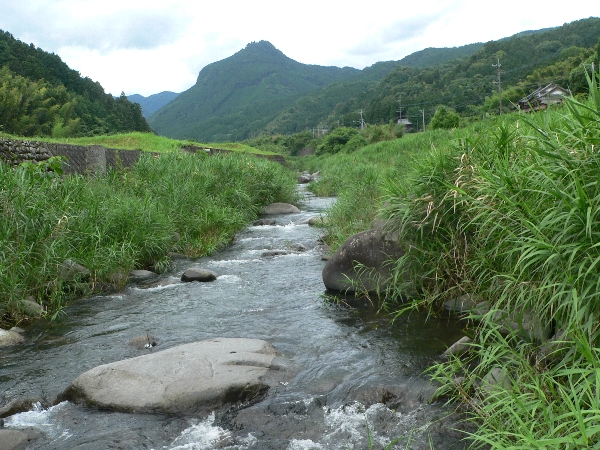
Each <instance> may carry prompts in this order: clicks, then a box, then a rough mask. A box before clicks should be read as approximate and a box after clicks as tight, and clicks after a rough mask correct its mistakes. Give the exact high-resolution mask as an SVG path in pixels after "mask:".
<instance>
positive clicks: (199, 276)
mask: <svg viewBox="0 0 600 450" xmlns="http://www.w3.org/2000/svg"><path fill="white" fill-rule="evenodd" d="M216 279H217V274H216V273H215V272H213V271H212V270H206V269H199V268H196V267H190V268H189V269H186V271H185V272H183V275H181V281H183V282H184V283H189V282H192V281H200V282H208V281H215V280H216Z"/></svg>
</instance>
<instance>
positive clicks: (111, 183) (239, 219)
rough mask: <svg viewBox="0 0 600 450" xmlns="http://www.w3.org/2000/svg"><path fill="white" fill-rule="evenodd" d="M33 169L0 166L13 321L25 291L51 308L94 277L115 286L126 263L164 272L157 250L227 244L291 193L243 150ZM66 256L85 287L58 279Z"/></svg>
mask: <svg viewBox="0 0 600 450" xmlns="http://www.w3.org/2000/svg"><path fill="white" fill-rule="evenodd" d="M43 166H44V165H43V164H40V165H38V166H34V167H31V166H23V167H21V168H19V169H16V170H14V169H12V168H9V167H7V166H5V165H2V164H0V216H1V218H2V220H1V221H0V292H1V294H0V310H1V311H2V316H1V317H2V320H3V321H6V322H15V321H18V320H19V319H21V318H23V312H22V311H21V308H20V306H19V302H20V301H21V300H23V299H24V298H26V297H28V296H32V297H34V299H35V300H36V301H37V302H38V303H41V304H43V305H44V306H46V307H47V308H48V315H49V316H53V315H55V314H56V313H57V312H59V311H61V310H62V308H63V307H64V306H65V304H66V302H67V301H68V300H69V299H70V298H72V297H73V296H75V295H83V294H85V293H86V292H89V290H90V289H93V288H94V287H95V286H98V285H101V284H103V283H112V284H115V283H116V284H117V285H122V284H123V283H124V282H125V279H124V278H119V277H118V276H117V277H116V279H117V281H115V274H119V273H120V274H128V273H129V271H130V270H131V269H134V268H144V269H152V270H155V271H159V272H160V271H164V270H165V269H166V268H168V266H169V259H168V258H167V256H166V254H167V252H170V251H173V252H180V253H185V254H186V255H188V256H189V257H198V256H201V255H205V254H210V253H211V252H214V251H215V250H216V249H218V248H219V247H221V246H223V245H225V244H227V243H228V242H229V241H230V240H231V239H232V238H233V236H234V234H235V232H236V231H237V230H239V229H240V228H242V227H243V226H245V225H246V224H248V223H249V222H250V221H251V220H253V219H254V218H255V217H256V216H257V215H258V211H259V208H260V207H261V206H262V205H266V204H268V203H271V202H273V201H287V202H289V201H293V200H294V199H295V176H294V174H292V173H290V172H289V171H288V170H287V169H285V168H283V167H282V166H281V165H279V164H276V163H271V162H268V161H266V160H262V159H258V158H254V157H250V156H248V157H246V156H243V155H217V156H212V157H208V156H206V155H204V154H196V155H190V154H182V153H168V152H167V153H164V154H162V155H161V156H160V157H153V156H151V155H146V156H142V158H141V159H140V161H139V162H138V163H137V164H136V165H135V166H134V167H133V168H132V169H131V170H129V171H126V172H121V173H118V172H110V173H108V174H107V175H106V176H104V177H83V176H68V177H60V176H54V177H52V176H48V175H49V173H48V172H45V171H44V170H43ZM66 259H71V260H73V261H76V262H77V263H79V264H82V265H84V266H85V267H87V268H88V269H89V270H90V271H91V276H90V279H89V280H88V282H87V283H85V284H77V285H73V283H69V282H66V281H61V279H60V277H59V267H60V265H61V264H62V262H63V261H65V260H66Z"/></svg>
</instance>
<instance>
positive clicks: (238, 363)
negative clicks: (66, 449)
mask: <svg viewBox="0 0 600 450" xmlns="http://www.w3.org/2000/svg"><path fill="white" fill-rule="evenodd" d="M275 359H276V352H275V349H274V348H273V346H271V344H269V343H268V342H266V341H263V340H260V339H236V338H217V339H211V340H206V341H199V342H193V343H190V344H183V345H179V346H176V347H172V348H169V349H167V350H162V351H160V352H155V353H151V354H147V355H143V356H138V357H135V358H131V359H126V360H122V361H117V362H114V363H110V364H104V365H101V366H98V367H95V368H93V369H91V370H88V371H87V372H85V373H83V374H81V375H80V376H79V377H77V378H76V379H75V380H74V381H73V382H72V383H71V384H70V385H69V387H68V388H67V389H66V390H65V392H63V393H62V394H61V395H60V396H59V400H61V401H62V400H70V401H73V402H75V403H80V404H86V405H89V406H96V407H99V408H101V409H108V410H114V411H125V412H138V413H168V414H206V413H209V412H211V411H214V410H215V409H217V408H219V407H221V406H224V405H229V404H238V403H240V402H244V403H246V402H252V401H258V400H260V399H262V398H263V397H264V395H265V394H266V393H267V391H268V389H269V387H270V384H269V381H268V380H274V379H275V378H276V377H275V376H272V375H273V374H271V372H273V371H275V370H277V369H278V368H279V367H278V366H277V363H276V361H274V360H275Z"/></svg>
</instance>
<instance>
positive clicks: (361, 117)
mask: <svg viewBox="0 0 600 450" xmlns="http://www.w3.org/2000/svg"><path fill="white" fill-rule="evenodd" d="M360 129H361V130H364V129H365V121H364V119H363V110H362V109H361V110H360Z"/></svg>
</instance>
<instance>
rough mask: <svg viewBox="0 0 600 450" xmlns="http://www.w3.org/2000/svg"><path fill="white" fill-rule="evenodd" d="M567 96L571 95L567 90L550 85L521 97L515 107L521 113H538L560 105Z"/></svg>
mask: <svg viewBox="0 0 600 450" xmlns="http://www.w3.org/2000/svg"><path fill="white" fill-rule="evenodd" d="M569 95H571V92H570V91H569V90H568V89H564V88H561V87H560V86H558V85H556V84H554V83H550V84H549V85H548V86H546V87H543V88H539V89H537V90H535V91H533V92H532V93H531V94H529V95H528V96H527V97H523V98H522V99H521V100H519V102H518V103H517V106H518V108H519V110H521V111H523V112H530V111H539V110H540V109H546V108H548V106H549V105H554V104H556V103H561V102H562V101H563V99H564V98H565V97H567V96H569Z"/></svg>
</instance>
